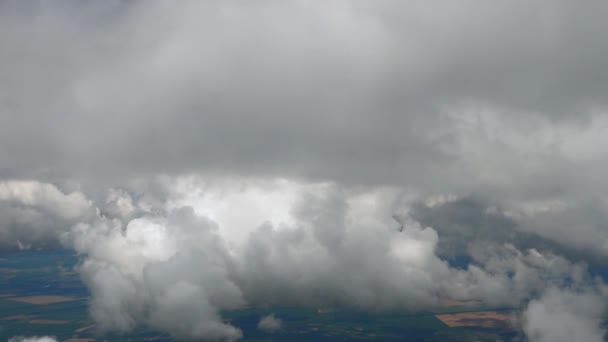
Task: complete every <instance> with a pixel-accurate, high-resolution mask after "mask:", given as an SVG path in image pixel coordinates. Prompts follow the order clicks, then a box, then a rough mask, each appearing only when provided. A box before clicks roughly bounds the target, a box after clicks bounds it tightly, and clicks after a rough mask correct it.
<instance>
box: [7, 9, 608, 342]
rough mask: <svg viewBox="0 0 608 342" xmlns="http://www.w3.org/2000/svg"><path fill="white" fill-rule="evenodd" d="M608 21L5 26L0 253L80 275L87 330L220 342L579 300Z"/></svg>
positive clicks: (602, 165)
mask: <svg viewBox="0 0 608 342" xmlns="http://www.w3.org/2000/svg"><path fill="white" fill-rule="evenodd" d="M607 12H608V5H606V4H604V3H599V2H598V3H590V2H585V3H582V2H580V3H576V4H573V3H571V2H567V1H561V0H559V1H540V2H535V3H531V2H527V1H519V0H518V1H511V2H508V3H505V4H501V5H496V4H489V3H487V2H484V1H479V0H466V1H463V2H459V3H457V4H442V5H435V4H429V3H428V2H425V1H412V2H407V3H397V2H390V1H375V2H373V3H371V2H363V1H341V0H338V1H335V2H332V3H330V4H328V3H321V2H318V3H306V2H281V1H251V2H247V3H225V2H219V1H210V2H198V1H188V0H187V1H182V2H180V3H179V4H175V3H171V4H168V3H166V2H162V1H148V2H146V3H144V2H123V1H106V2H103V3H98V2H73V1H60V2H59V3H58V4H55V5H53V6H49V5H48V4H45V3H44V2H27V3H24V2H16V1H7V2H1V3H0V42H2V43H1V44H2V49H1V51H2V53H0V74H1V75H2V77H3V80H4V82H2V85H0V94H2V95H0V160H2V163H1V165H0V248H1V249H6V248H46V247H54V246H56V245H57V243H58V240H60V241H61V243H63V245H64V246H67V247H69V248H73V249H75V250H76V251H78V252H79V253H80V254H81V255H82V258H83V261H82V263H81V264H80V266H79V267H80V268H79V272H80V274H81V275H82V277H83V279H84V280H85V282H86V284H87V286H89V287H90V289H91V292H92V295H93V297H92V301H91V313H92V315H93V317H94V318H95V319H96V320H97V321H98V322H99V323H100V324H99V326H100V327H105V328H107V329H117V330H128V329H131V328H133V327H136V326H138V325H147V326H152V327H154V328H156V329H159V330H164V331H168V332H170V333H172V334H174V335H176V336H194V337H209V338H216V337H217V338H219V337H224V338H227V339H235V338H238V337H239V336H240V334H241V333H240V331H239V330H238V328H237V327H233V326H231V325H229V324H227V323H225V322H223V321H222V319H221V312H222V310H226V309H229V308H235V307H239V306H241V305H245V304H250V303H253V304H255V303H292V304H301V305H313V306H316V305H318V306H330V307H331V306H348V307H356V308H365V309H377V308H391V307H393V308H407V309H414V308H418V307H425V306H428V305H432V304H433V303H436V302H437V301H438V300H440V299H441V297H454V298H461V299H471V298H478V299H483V300H486V301H494V302H500V303H504V304H509V305H518V304H521V303H525V302H526V301H528V300H529V299H530V298H536V297H538V296H540V295H541V294H542V293H543V291H544V290H545V288H546V287H548V286H549V287H557V288H562V287H564V286H565V285H566V284H567V283H576V284H579V283H580V284H582V283H586V282H588V281H589V279H588V275H587V274H586V273H587V271H586V269H585V266H584V264H585V263H586V262H590V261H593V262H598V261H602V260H603V259H604V257H605V256H606V255H608V231H607V230H606V229H605V227H606V226H607V225H608V215H607V213H606V209H605V208H606V207H607V206H606V201H607V197H606V193H607V192H608V186H607V184H608V183H606V182H605V174H606V171H607V169H608V164H607V163H606V160H608V159H607V157H608V155H607V152H606V149H605V148H602V146H606V144H607V143H608V141H606V139H607V137H608V135H606V134H605V133H606V127H608V119H607V116H606V109H607V108H608V102H607V101H606V99H607V98H608V97H607V96H606V95H607V94H608V73H607V70H608V62H607V61H606V58H604V57H605V55H606V52H607V51H608V45H606V42H605V39H603V33H604V32H605V31H606V29H607V26H606V25H607V24H606V21H605V17H606V14H607ZM142 28H145V29H142ZM393 215H397V217H399V219H400V220H403V221H404V232H403V233H401V234H399V233H397V231H396V226H395V225H396V224H397V223H396V222H393V220H392V218H391V217H392V216H393ZM455 256H464V257H466V258H468V259H467V260H470V264H468V265H464V266H462V267H460V268H453V267H450V264H449V263H448V260H450V258H453V257H455ZM163 272H165V273H168V274H171V275H172V277H171V279H167V277H162V276H161V274H163ZM292 293H298V296H293V295H290V294H292ZM180 307H184V308H186V309H185V310H184V311H183V314H181V313H180V311H178V309H177V308H180ZM161 316H170V317H172V318H174V319H168V320H163V319H161Z"/></svg>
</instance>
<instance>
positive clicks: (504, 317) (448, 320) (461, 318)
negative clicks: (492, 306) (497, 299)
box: [435, 311, 511, 328]
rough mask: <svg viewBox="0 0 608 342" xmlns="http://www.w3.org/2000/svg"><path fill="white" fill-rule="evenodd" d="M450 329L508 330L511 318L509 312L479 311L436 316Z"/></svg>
mask: <svg viewBox="0 0 608 342" xmlns="http://www.w3.org/2000/svg"><path fill="white" fill-rule="evenodd" d="M435 317H437V318H438V319H439V320H441V321H442V322H443V323H445V324H446V325H447V326H449V327H482V328H501V327H502V328H506V327H508V326H509V325H510V321H511V317H510V315H509V313H508V312H501V311H479V312H461V313H455V314H441V315H435Z"/></svg>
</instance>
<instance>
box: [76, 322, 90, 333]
mask: <svg viewBox="0 0 608 342" xmlns="http://www.w3.org/2000/svg"><path fill="white" fill-rule="evenodd" d="M93 328H95V324H89V325H87V326H84V327H82V328H78V329H76V330H74V332H75V333H81V332H83V331H87V330H89V329H93Z"/></svg>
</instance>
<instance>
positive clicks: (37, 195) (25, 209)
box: [0, 180, 95, 249]
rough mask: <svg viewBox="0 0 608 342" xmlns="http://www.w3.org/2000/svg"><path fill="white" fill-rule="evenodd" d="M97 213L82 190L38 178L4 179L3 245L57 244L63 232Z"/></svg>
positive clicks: (0, 205) (0, 206) (0, 199)
mask: <svg viewBox="0 0 608 342" xmlns="http://www.w3.org/2000/svg"><path fill="white" fill-rule="evenodd" d="M93 215H95V207H94V205H93V204H92V202H91V201H89V200H88V199H87V198H86V196H85V195H84V194H82V193H80V192H71V193H64V192H62V191H61V190H60V189H59V188H57V187H56V186H55V185H52V184H48V183H42V182H38V181H17V180H5V181H0V248H1V249H7V248H8V249H15V248H20V249H24V248H25V249H27V248H31V247H45V246H46V247H49V246H57V245H58V241H59V235H60V234H61V233H62V232H65V231H67V230H69V229H70V228H71V226H72V225H74V224H76V223H77V222H80V221H81V220H86V219H87V217H90V216H93Z"/></svg>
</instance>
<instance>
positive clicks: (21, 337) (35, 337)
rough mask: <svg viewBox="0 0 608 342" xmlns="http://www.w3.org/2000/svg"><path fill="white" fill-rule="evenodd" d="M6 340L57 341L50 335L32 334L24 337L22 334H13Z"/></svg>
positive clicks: (22, 341)
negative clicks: (13, 335)
mask: <svg viewBox="0 0 608 342" xmlns="http://www.w3.org/2000/svg"><path fill="white" fill-rule="evenodd" d="M8 342H57V339H55V338H54V337H50V336H40V337H38V336H32V337H24V336H15V337H11V338H10V339H9V340H8Z"/></svg>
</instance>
